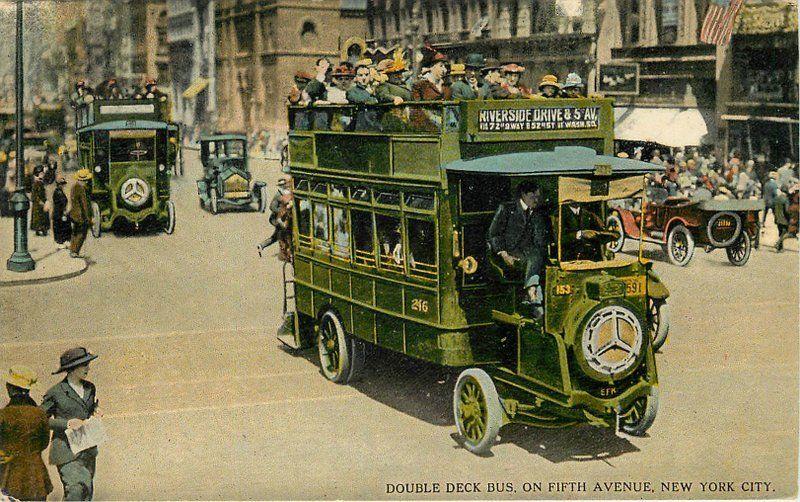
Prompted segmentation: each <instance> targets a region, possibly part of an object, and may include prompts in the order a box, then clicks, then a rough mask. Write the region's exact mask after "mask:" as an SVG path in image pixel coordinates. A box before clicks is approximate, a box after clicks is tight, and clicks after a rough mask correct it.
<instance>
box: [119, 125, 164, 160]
mask: <svg viewBox="0 0 800 502" xmlns="http://www.w3.org/2000/svg"><path fill="white" fill-rule="evenodd" d="M154 139H155V131H111V162H142V161H155V159H156V152H155V143H154Z"/></svg>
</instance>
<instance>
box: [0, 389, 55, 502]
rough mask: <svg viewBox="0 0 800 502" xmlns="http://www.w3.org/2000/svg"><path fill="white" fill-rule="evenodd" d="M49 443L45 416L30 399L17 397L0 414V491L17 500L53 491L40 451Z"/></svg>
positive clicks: (36, 497) (48, 431) (39, 496)
mask: <svg viewBox="0 0 800 502" xmlns="http://www.w3.org/2000/svg"><path fill="white" fill-rule="evenodd" d="M49 443H50V428H49V427H48V422H47V415H46V414H45V412H44V411H42V409H41V408H39V407H38V406H36V403H35V402H34V401H33V399H31V398H30V396H27V395H16V396H14V397H12V398H11V401H10V402H9V403H8V405H7V406H6V407H5V408H3V409H2V410H0V458H3V459H6V460H7V461H6V462H3V460H0V490H2V491H4V492H6V493H7V494H8V495H10V496H12V497H14V498H16V499H20V500H44V499H45V498H46V497H47V494H48V493H50V492H51V491H53V484H52V483H51V481H50V475H49V474H48V472H47V468H46V467H45V465H44V462H43V461H42V451H43V450H45V449H46V448H47V445H48V444H49Z"/></svg>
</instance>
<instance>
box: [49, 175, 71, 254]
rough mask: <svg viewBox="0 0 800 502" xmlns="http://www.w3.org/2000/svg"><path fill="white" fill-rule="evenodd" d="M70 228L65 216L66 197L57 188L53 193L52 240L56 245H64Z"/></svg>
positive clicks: (67, 217) (67, 216)
mask: <svg viewBox="0 0 800 502" xmlns="http://www.w3.org/2000/svg"><path fill="white" fill-rule="evenodd" d="M71 233H72V227H71V225H70V221H69V215H68V214H67V195H66V194H65V193H64V190H63V189H62V188H61V187H60V186H59V187H56V190H55V192H53V239H55V241H56V244H64V243H65V242H67V241H68V240H69V237H70V234H71Z"/></svg>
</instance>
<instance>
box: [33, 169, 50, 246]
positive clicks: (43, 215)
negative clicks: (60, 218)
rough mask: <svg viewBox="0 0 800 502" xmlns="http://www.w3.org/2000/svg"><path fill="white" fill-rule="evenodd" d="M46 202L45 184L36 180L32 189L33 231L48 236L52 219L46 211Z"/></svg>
mask: <svg viewBox="0 0 800 502" xmlns="http://www.w3.org/2000/svg"><path fill="white" fill-rule="evenodd" d="M46 201H47V194H46V193H45V189H44V183H42V182H41V181H38V180H34V182H33V187H32V188H31V230H33V231H34V232H36V233H39V234H46V233H47V231H48V230H50V218H49V216H48V214H47V212H45V210H44V203H45V202H46Z"/></svg>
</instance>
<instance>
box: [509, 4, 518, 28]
mask: <svg viewBox="0 0 800 502" xmlns="http://www.w3.org/2000/svg"><path fill="white" fill-rule="evenodd" d="M508 11H509V13H508V19H509V31H510V33H511V36H512V37H516V36H517V22H518V20H519V3H518V2H517V1H516V0H513V1H511V2H509V5H508Z"/></svg>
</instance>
